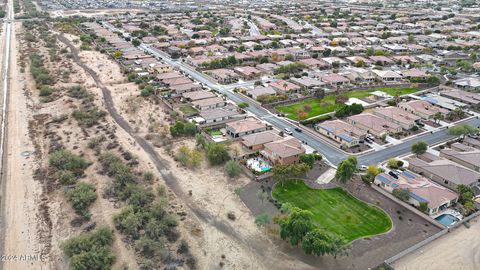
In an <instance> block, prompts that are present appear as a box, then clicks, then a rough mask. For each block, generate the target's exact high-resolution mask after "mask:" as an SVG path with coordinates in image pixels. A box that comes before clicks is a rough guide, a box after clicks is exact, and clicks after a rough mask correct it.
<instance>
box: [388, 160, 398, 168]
mask: <svg viewBox="0 0 480 270" xmlns="http://www.w3.org/2000/svg"><path fill="white" fill-rule="evenodd" d="M387 167H388V168H390V169H393V170H395V169H398V160H397V159H396V158H391V159H389V160H388V163H387Z"/></svg>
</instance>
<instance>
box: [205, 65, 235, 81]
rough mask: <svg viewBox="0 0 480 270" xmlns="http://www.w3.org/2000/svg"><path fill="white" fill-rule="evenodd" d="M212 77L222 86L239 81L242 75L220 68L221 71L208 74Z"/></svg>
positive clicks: (212, 71) (213, 70)
mask: <svg viewBox="0 0 480 270" xmlns="http://www.w3.org/2000/svg"><path fill="white" fill-rule="evenodd" d="M206 73H207V74H209V75H210V76H212V77H213V78H214V79H215V80H216V81H217V82H219V83H222V84H230V83H234V82H236V81H238V78H239V77H240V75H238V74H237V73H235V72H234V71H233V70H231V69H226V68H220V69H212V70H209V71H207V72H206Z"/></svg>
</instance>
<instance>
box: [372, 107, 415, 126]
mask: <svg viewBox="0 0 480 270" xmlns="http://www.w3.org/2000/svg"><path fill="white" fill-rule="evenodd" d="M373 114H374V115H376V116H379V117H381V118H383V119H385V120H387V121H390V122H392V123H395V124H398V125H400V126H401V127H402V128H403V129H405V130H410V129H412V128H413V127H414V126H416V124H417V123H418V122H419V121H420V117H419V116H417V115H415V114H413V113H410V112H407V111H405V110H402V109H400V108H398V107H383V108H376V109H374V110H373Z"/></svg>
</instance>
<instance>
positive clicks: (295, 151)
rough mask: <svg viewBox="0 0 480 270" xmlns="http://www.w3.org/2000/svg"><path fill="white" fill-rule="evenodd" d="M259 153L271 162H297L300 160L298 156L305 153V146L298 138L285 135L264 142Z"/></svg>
mask: <svg viewBox="0 0 480 270" xmlns="http://www.w3.org/2000/svg"><path fill="white" fill-rule="evenodd" d="M261 154H262V155H263V156H264V157H265V158H267V159H268V160H270V161H271V162H272V163H273V164H297V163H299V162H300V156H301V155H302V154H305V148H304V147H303V146H302V143H301V142H300V141H299V140H298V139H296V138H294V137H291V136H287V137H285V138H283V139H281V140H278V141H273V142H270V143H266V144H265V145H264V149H263V150H262V151H261Z"/></svg>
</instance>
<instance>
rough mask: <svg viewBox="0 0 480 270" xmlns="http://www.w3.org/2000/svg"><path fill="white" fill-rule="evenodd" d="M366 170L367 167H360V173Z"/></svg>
mask: <svg viewBox="0 0 480 270" xmlns="http://www.w3.org/2000/svg"><path fill="white" fill-rule="evenodd" d="M367 169H368V166H365V165H362V166H360V171H366V170H367Z"/></svg>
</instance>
